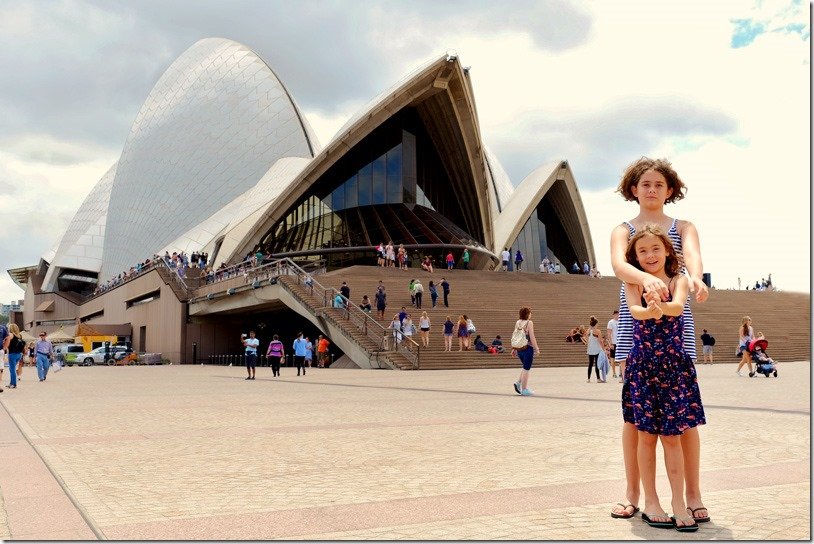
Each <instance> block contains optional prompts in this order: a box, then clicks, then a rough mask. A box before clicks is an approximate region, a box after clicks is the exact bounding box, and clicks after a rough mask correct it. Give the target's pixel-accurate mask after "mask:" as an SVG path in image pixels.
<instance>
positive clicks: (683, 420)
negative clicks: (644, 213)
mask: <svg viewBox="0 0 814 544" xmlns="http://www.w3.org/2000/svg"><path fill="white" fill-rule="evenodd" d="M625 257H626V260H627V262H628V263H629V264H631V265H633V266H634V267H636V268H638V269H640V270H643V271H644V272H646V273H648V274H651V275H653V276H654V277H656V278H659V279H660V280H661V281H663V282H664V284H665V285H666V286H667V288H668V296H667V300H665V301H662V300H661V297H660V296H659V295H658V294H657V293H645V292H644V289H643V287H642V286H640V285H635V284H632V283H627V284H626V285H625V296H626V298H627V304H628V308H629V309H630V314H631V316H632V317H633V346H632V347H631V349H630V351H629V352H628V356H627V361H626V373H627V374H626V377H627V379H626V381H625V386H624V388H623V389H622V412H623V415H624V419H625V421H626V422H628V423H632V424H634V425H635V426H636V429H637V431H638V435H639V436H638V448H637V452H636V454H637V460H638V463H639V471H640V474H641V480H642V486H643V487H644V511H643V513H642V520H643V521H644V522H645V523H647V524H648V525H650V526H651V527H668V528H669V527H675V529H676V530H677V531H682V532H692V531H697V530H698V523H696V521H695V519H694V517H693V515H692V513H689V512H687V505H686V503H685V502H684V458H683V454H682V451H681V442H680V441H679V437H680V435H681V434H683V433H684V431H686V430H687V429H690V428H692V427H696V426H698V425H703V424H704V423H706V420H705V418H704V408H703V406H702V405H701V394H700V391H699V389H698V379H697V378H696V375H695V372H694V367H692V365H691V361H690V363H688V362H687V359H688V355H687V353H686V352H685V351H684V340H683V330H684V318H683V315H682V314H683V312H684V300H685V299H686V298H687V291H688V287H689V284H688V280H687V278H686V276H684V275H679V260H678V255H677V254H676V252H675V249H673V245H672V243H671V242H670V239H669V238H667V236H666V234H664V231H662V230H661V228H660V227H659V226H658V225H646V226H645V227H644V228H642V229H640V230H639V232H637V233H636V235H635V236H633V238H632V239H631V240H630V243H629V244H628V248H627V252H626V253H625ZM659 438H660V439H661V444H662V447H663V448H664V464H665V466H666V468H667V476H668V478H669V481H670V489H671V491H672V501H671V505H672V507H673V516H672V517H669V518H668V516H667V514H665V513H664V510H663V509H662V508H661V505H660V504H659V498H658V494H657V492H656V441H657V439H659Z"/></svg>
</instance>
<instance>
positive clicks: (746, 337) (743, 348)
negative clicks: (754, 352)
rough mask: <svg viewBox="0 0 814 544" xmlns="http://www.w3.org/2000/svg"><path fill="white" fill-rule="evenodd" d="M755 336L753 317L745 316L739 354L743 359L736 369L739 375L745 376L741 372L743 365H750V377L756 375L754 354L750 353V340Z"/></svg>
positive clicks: (739, 342) (741, 330) (741, 329)
mask: <svg viewBox="0 0 814 544" xmlns="http://www.w3.org/2000/svg"><path fill="white" fill-rule="evenodd" d="M754 337H755V331H754V329H752V318H751V317H749V316H748V315H747V316H744V318H743V322H742V323H741V328H740V338H739V341H738V355H740V356H741V361H740V363H738V369H737V370H736V371H735V374H737V375H738V376H743V374H741V368H743V365H748V366H749V377H750V378H751V377H752V376H754V375H755V372H754V370H752V356H751V354H750V353H749V342H751V341H752V339H753V338H754Z"/></svg>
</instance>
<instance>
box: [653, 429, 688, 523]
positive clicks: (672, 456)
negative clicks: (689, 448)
mask: <svg viewBox="0 0 814 544" xmlns="http://www.w3.org/2000/svg"><path fill="white" fill-rule="evenodd" d="M659 438H660V439H661V447H662V448H664V466H665V467H666V468H667V479H668V480H670V492H671V494H672V499H671V501H670V504H671V506H672V508H673V516H675V518H676V525H678V526H679V527H681V526H684V525H692V523H686V522H685V521H684V520H682V519H681V518H684V517H686V516H687V505H686V503H685V502H684V455H683V454H682V452H681V437H679V436H663V435H662V436H660V437H659Z"/></svg>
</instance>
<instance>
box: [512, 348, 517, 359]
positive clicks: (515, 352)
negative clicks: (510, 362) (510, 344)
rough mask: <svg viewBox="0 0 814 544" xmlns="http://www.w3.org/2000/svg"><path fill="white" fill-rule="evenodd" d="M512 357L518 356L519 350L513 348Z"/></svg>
mask: <svg viewBox="0 0 814 544" xmlns="http://www.w3.org/2000/svg"><path fill="white" fill-rule="evenodd" d="M512 357H517V350H516V349H514V348H512Z"/></svg>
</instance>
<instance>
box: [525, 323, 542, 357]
mask: <svg viewBox="0 0 814 544" xmlns="http://www.w3.org/2000/svg"><path fill="white" fill-rule="evenodd" d="M526 332H527V333H528V334H529V344H531V347H533V348H534V353H535V355H540V348H538V347H537V338H536V337H535V336H534V323H533V322H532V321H531V320H529V322H528V324H527V325H526Z"/></svg>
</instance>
